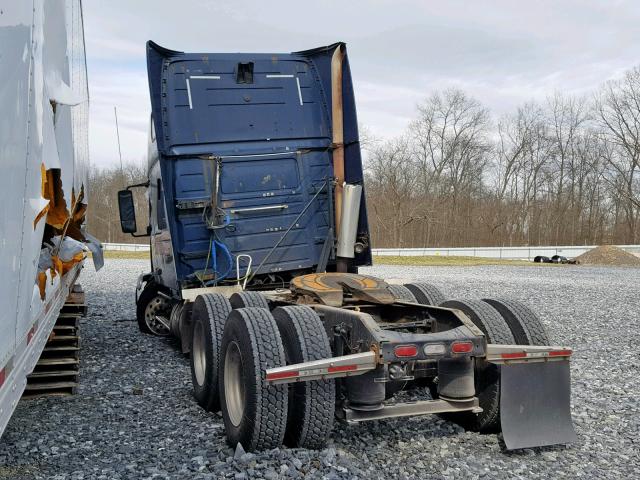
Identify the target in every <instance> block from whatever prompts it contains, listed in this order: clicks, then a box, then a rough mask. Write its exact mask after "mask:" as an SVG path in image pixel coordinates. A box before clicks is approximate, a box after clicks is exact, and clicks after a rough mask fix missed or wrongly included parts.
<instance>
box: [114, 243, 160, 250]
mask: <svg viewBox="0 0 640 480" xmlns="http://www.w3.org/2000/svg"><path fill="white" fill-rule="evenodd" d="M102 249H103V250H112V251H113V250H116V251H119V252H148V251H149V250H150V248H149V244H148V243H103V244H102Z"/></svg>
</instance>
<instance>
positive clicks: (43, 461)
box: [0, 260, 640, 480]
mask: <svg viewBox="0 0 640 480" xmlns="http://www.w3.org/2000/svg"><path fill="white" fill-rule="evenodd" d="M147 265H148V262H147V261H132V260H107V264H106V267H105V268H104V269H103V271H101V272H99V273H98V274H96V273H95V272H93V271H91V267H87V268H86V270H85V272H84V273H83V275H82V284H83V286H84V287H85V290H86V291H87V298H88V301H89V307H90V314H89V317H88V318H87V319H86V320H84V321H83V323H82V330H81V335H82V337H83V351H82V367H81V387H80V389H79V392H78V394H77V395H75V396H73V397H66V398H45V399H39V400H30V401H23V402H21V403H20V405H19V406H18V409H17V411H16V413H15V415H14V417H13V419H12V420H11V422H10V424H9V426H8V428H7V430H6V432H5V434H4V436H3V438H2V439H0V478H11V479H27V478H39V479H40V478H42V479H45V478H46V479H59V480H63V479H89V478H92V479H93V478H98V479H109V480H111V479H137V478H177V479H191V478H194V479H195V478H199V479H206V478H209V479H217V478H223V477H224V478H232V479H244V478H254V477H257V478H270V479H276V478H302V477H305V476H306V477H307V478H326V479H338V478H344V479H353V478H361V479H362V478H366V479H378V478H415V479H417V478H447V479H449V478H451V479H457V478H460V479H479V478H505V479H506V478H509V479H512V478H522V479H528V478H550V477H553V478H615V479H619V478H625V477H626V478H637V472H638V469H639V468H640V456H639V453H638V452H640V420H639V418H640V404H639V400H638V396H639V395H640V375H639V374H638V372H639V368H640V356H639V354H638V351H639V349H638V345H639V344H640V333H639V332H640V302H638V290H637V288H638V285H639V284H640V269H619V268H618V269H611V268H595V267H567V268H563V269H556V268H533V267H511V266H509V267H504V266H487V267H468V268H453V267H436V268H426V267H406V266H399V267H394V266H381V267H376V268H371V269H365V270H366V271H365V272H364V273H370V274H374V275H377V276H380V277H385V278H399V277H403V278H406V279H415V280H422V281H430V282H433V283H436V284H437V285H439V286H440V287H441V288H442V289H443V290H444V291H445V293H446V294H447V295H448V296H449V297H451V298H456V297H457V298H464V297H481V296H511V297H514V298H516V299H519V300H522V301H526V302H528V303H529V304H530V305H532V306H533V307H534V309H535V310H536V311H537V312H539V314H540V316H541V318H542V320H543V322H544V323H545V326H546V327H547V329H548V331H549V333H550V335H551V337H552V338H553V339H554V341H555V342H557V343H559V344H567V345H572V346H574V348H575V350H576V353H575V354H574V359H573V363H572V375H573V415H574V421H575V424H576V430H577V432H578V436H579V442H578V443H577V444H575V445H571V446H568V447H565V446H559V447H550V448H541V449H529V450H524V451H519V452H517V453H504V452H502V451H501V446H500V443H499V440H498V439H497V438H496V436H495V435H479V434H475V433H465V432H464V431H463V430H462V429H461V428H459V427H457V426H456V425H453V424H451V423H447V422H445V421H443V420H441V419H439V418H438V417H433V416H426V417H421V418H410V419H403V420H387V421H378V422H372V423H367V424H361V425H357V426H344V425H340V424H337V425H336V427H335V428H334V432H333V440H332V442H331V445H330V446H329V448H327V449H325V450H323V451H305V450H289V449H276V450H272V451H269V452H262V453H257V454H253V453H245V452H243V451H241V450H239V449H238V450H237V451H234V450H232V449H229V448H228V447H227V445H226V443H225V440H224V428H223V425H222V421H221V419H220V418H219V417H218V416H217V415H215V414H210V413H206V412H204V411H203V410H202V409H201V408H199V407H198V406H197V404H196V403H195V401H194V400H193V398H192V396H191V385H190V372H189V366H188V361H187V359H186V358H184V357H183V356H182V355H181V354H180V353H178V350H177V348H176V345H174V344H173V343H172V341H171V340H168V339H158V338H154V337H150V336H146V335H142V334H140V333H139V332H138V329H137V325H136V323H135V320H134V316H135V314H134V307H133V288H134V285H135V280H136V277H137V275H138V273H139V272H141V271H143V270H144V269H145V268H147Z"/></svg>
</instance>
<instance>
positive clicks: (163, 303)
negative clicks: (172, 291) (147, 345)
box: [136, 280, 171, 337]
mask: <svg viewBox="0 0 640 480" xmlns="http://www.w3.org/2000/svg"><path fill="white" fill-rule="evenodd" d="M160 292H163V293H166V294H168V293H169V292H168V290H167V289H166V288H164V287H162V286H161V285H158V284H157V283H156V282H154V281H153V280H151V281H149V282H147V283H146V285H145V286H144V288H143V289H142V293H140V296H139V297H138V300H137V301H136V320H138V328H139V329H140V331H141V332H142V333H148V334H149V335H156V336H159V337H166V336H167V335H169V334H170V333H171V332H170V330H169V329H168V328H165V327H164V326H163V325H162V324H159V322H158V321H157V320H155V319H154V317H155V316H156V315H163V316H164V317H166V318H167V319H169V318H170V316H171V303H170V302H169V300H167V299H166V298H165V297H163V296H162V295H160V294H159V293H160Z"/></svg>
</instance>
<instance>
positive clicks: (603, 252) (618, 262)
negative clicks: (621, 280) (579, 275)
mask: <svg viewBox="0 0 640 480" xmlns="http://www.w3.org/2000/svg"><path fill="white" fill-rule="evenodd" d="M576 260H577V261H578V262H579V263H581V264H583V265H613V266H620V267H623V266H634V267H640V257H636V256H635V255H634V254H633V253H629V252H627V251H625V250H622V249H621V248H618V247H614V246H612V245H602V246H600V247H596V248H593V249H591V250H589V251H588V252H585V253H583V254H582V255H580V256H579V257H577V258H576Z"/></svg>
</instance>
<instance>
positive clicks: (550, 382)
mask: <svg viewBox="0 0 640 480" xmlns="http://www.w3.org/2000/svg"><path fill="white" fill-rule="evenodd" d="M500 370H501V386H500V389H501V390H500V422H501V424H502V434H503V436H504V443H505V444H506V446H507V449H508V450H514V449H518V448H529V447H541V446H544V445H555V444H559V443H571V442H575V441H576V440H577V436H576V432H575V430H574V428H573V422H572V420H571V404H570V401H571V380H570V373H569V361H554V362H536V363H517V364H506V365H502V367H501V369H500Z"/></svg>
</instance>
